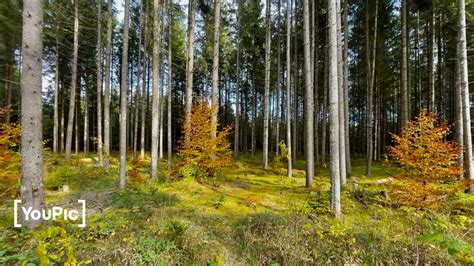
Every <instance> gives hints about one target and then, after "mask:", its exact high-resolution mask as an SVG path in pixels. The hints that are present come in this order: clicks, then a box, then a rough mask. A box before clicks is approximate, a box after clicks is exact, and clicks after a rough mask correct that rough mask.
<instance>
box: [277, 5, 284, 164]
mask: <svg viewBox="0 0 474 266" xmlns="http://www.w3.org/2000/svg"><path fill="white" fill-rule="evenodd" d="M280 10H281V0H278V11H277V18H278V26H277V29H278V30H277V88H276V99H275V100H276V103H275V105H276V106H275V109H276V110H275V113H276V114H275V117H276V119H275V144H276V145H275V152H276V157H279V156H280V147H279V143H280V119H281V118H280V117H281V115H280V113H281V109H280V105H281V104H280V100H282V99H281V98H282V96H283V95H282V94H280V90H281V88H280V86H281V34H280V30H279V29H280V25H281V17H280ZM280 95H281V96H280ZM282 101H283V100H282Z"/></svg>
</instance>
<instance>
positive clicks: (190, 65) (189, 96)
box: [185, 0, 196, 120]
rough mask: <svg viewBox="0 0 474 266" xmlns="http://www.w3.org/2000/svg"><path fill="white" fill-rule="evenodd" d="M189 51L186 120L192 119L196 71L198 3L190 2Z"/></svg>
mask: <svg viewBox="0 0 474 266" xmlns="http://www.w3.org/2000/svg"><path fill="white" fill-rule="evenodd" d="M188 9H189V11H188V50H187V54H186V104H185V115H186V120H187V119H189V118H190V117H191V109H192V105H193V69H194V23H195V21H194V16H195V13H196V1H195V0H189V5H188Z"/></svg>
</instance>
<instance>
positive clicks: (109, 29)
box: [104, 0, 113, 171]
mask: <svg viewBox="0 0 474 266" xmlns="http://www.w3.org/2000/svg"><path fill="white" fill-rule="evenodd" d="M112 16H113V14H112V0H109V1H108V2H107V45H106V48H105V84H104V87H105V90H104V167H105V169H106V170H107V171H108V170H109V156H110V59H111V56H110V54H111V52H112Z"/></svg>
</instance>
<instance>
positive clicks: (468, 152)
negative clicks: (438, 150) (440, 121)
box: [457, 0, 474, 193]
mask: <svg viewBox="0 0 474 266" xmlns="http://www.w3.org/2000/svg"><path fill="white" fill-rule="evenodd" d="M465 6H466V5H465V1H464V0H458V19H459V22H458V28H459V29H458V30H459V32H458V47H457V48H458V51H457V56H458V62H459V74H460V78H459V81H460V82H459V86H460V87H461V89H460V91H461V92H462V97H463V99H462V100H463V104H462V109H463V130H464V151H465V155H464V156H465V157H464V161H465V164H464V169H465V177H466V178H468V179H470V180H472V179H474V165H473V161H472V135H471V126H470V125H471V114H470V106H471V105H470V101H469V82H468V66H467V40H466V11H465ZM469 192H470V193H473V192H474V188H473V187H472V186H470V189H469Z"/></svg>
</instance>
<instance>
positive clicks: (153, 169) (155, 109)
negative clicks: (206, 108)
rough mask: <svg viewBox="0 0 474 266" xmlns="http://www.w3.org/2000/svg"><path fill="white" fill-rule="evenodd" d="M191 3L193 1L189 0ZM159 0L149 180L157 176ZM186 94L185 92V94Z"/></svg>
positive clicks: (155, 20) (155, 11) (157, 4)
mask: <svg viewBox="0 0 474 266" xmlns="http://www.w3.org/2000/svg"><path fill="white" fill-rule="evenodd" d="M191 1H193V0H191ZM160 22H161V20H160V0H154V4H153V100H152V101H153V103H152V111H151V112H152V125H151V178H152V179H153V180H157V174H158V141H159V139H158V130H159V121H160V117H159V114H160V81H159V77H160V66H159V64H160V42H161V40H160V39H161V38H160V37H161V36H160V32H161V31H160V27H161V25H160ZM186 93H187V92H186Z"/></svg>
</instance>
